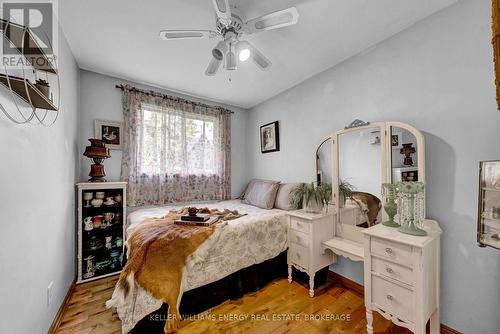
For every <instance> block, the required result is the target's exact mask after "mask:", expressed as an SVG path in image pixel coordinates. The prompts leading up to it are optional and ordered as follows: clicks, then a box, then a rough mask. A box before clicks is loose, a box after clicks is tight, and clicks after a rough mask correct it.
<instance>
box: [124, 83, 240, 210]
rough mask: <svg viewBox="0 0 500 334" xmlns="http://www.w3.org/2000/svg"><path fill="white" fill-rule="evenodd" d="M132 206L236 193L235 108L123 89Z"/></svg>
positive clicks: (126, 174)
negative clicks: (233, 188) (233, 160)
mask: <svg viewBox="0 0 500 334" xmlns="http://www.w3.org/2000/svg"><path fill="white" fill-rule="evenodd" d="M123 114H124V119H125V127H124V150H123V158H122V169H121V178H122V180H123V181H126V182H128V189H127V200H128V205H130V206H141V205H157V204H166V203H173V202H188V201H204V200H216V199H217V200H222V199H228V198H229V197H230V188H231V187H230V180H231V176H230V156H231V143H230V137H231V119H230V117H231V116H230V115H231V112H230V111H229V110H226V109H223V108H219V107H212V106H207V105H204V104H199V103H195V102H191V101H187V100H183V99H176V98H172V97H168V96H163V95H159V94H155V93H148V92H143V91H139V90H136V89H134V88H131V87H129V86H125V87H124V88H123Z"/></svg>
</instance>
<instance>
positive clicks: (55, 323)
mask: <svg viewBox="0 0 500 334" xmlns="http://www.w3.org/2000/svg"><path fill="white" fill-rule="evenodd" d="M75 286H76V280H74V281H73V282H71V286H70V287H69V290H68V292H67V293H66V297H64V300H63V302H62V304H61V306H60V307H59V310H58V311H57V313H56V316H55V318H54V320H53V321H52V325H50V328H49V330H48V332H47V334H55V333H56V331H57V330H58V329H59V326H60V325H61V320H62V316H63V313H64V310H65V309H66V305H67V304H68V302H69V299H70V298H71V295H72V294H73V291H74V290H75Z"/></svg>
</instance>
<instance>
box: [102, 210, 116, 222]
mask: <svg viewBox="0 0 500 334" xmlns="http://www.w3.org/2000/svg"><path fill="white" fill-rule="evenodd" d="M103 217H104V220H105V221H106V222H108V223H111V221H112V220H113V218H115V214H114V213H113V212H105V213H104V216H103Z"/></svg>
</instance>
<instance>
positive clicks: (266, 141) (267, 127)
mask: <svg viewBox="0 0 500 334" xmlns="http://www.w3.org/2000/svg"><path fill="white" fill-rule="evenodd" d="M279 130H280V129H279V123H278V121H276V122H272V123H268V124H264V125H262V126H261V127H260V151H261V152H262V153H270V152H276V151H279V150H280V131H279Z"/></svg>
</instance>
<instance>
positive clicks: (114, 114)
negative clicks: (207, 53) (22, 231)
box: [79, 70, 247, 197]
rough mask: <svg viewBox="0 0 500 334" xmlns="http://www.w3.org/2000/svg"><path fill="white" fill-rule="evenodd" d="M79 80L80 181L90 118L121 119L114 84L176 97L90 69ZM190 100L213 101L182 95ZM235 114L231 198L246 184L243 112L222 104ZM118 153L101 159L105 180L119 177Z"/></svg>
mask: <svg viewBox="0 0 500 334" xmlns="http://www.w3.org/2000/svg"><path fill="white" fill-rule="evenodd" d="M80 77H81V83H80V85H81V86H80V94H81V95H80V110H81V115H80V129H81V133H80V138H79V150H80V151H79V153H80V160H81V166H82V168H81V172H80V180H82V181H83V180H87V179H88V178H89V177H88V173H89V171H90V167H89V166H90V159H88V158H86V157H84V156H83V155H82V154H83V152H84V150H85V146H87V145H89V142H88V138H94V120H95V119H104V120H113V121H123V113H122V94H121V91H120V90H119V89H116V88H115V85H116V84H122V83H129V84H130V85H132V86H135V87H138V88H143V89H152V90H155V91H161V92H165V93H166V94H169V95H175V96H179V94H173V93H170V92H168V91H165V90H161V89H158V88H154V87H148V86H144V85H142V84H138V83H133V82H129V81H126V80H122V79H119V78H114V77H110V76H106V75H102V74H98V73H94V72H89V71H85V70H82V71H81V75H80ZM181 97H184V98H188V99H191V100H195V101H199V102H204V103H208V104H214V105H215V103H213V102H210V101H206V100H200V99H197V98H193V97H189V96H182V95H181ZM225 107H227V108H229V109H231V110H233V111H234V112H235V113H234V114H233V115H232V116H231V147H232V150H231V173H232V177H231V193H232V196H233V197H236V196H239V195H240V194H241V192H242V191H243V189H244V186H245V184H246V164H245V150H244V149H242V148H244V147H245V137H246V127H245V123H246V118H247V113H246V112H245V110H244V109H240V108H237V107H232V106H225ZM121 159H122V152H121V151H117V150H112V151H111V158H109V159H107V160H105V162H104V165H105V171H106V174H107V179H108V180H109V181H118V180H119V179H120V168H121V167H120V165H121Z"/></svg>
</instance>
